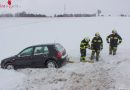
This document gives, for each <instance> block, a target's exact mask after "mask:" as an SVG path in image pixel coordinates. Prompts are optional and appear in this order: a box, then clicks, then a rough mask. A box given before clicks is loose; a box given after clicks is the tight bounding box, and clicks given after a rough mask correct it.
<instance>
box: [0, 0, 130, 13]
mask: <svg viewBox="0 0 130 90" xmlns="http://www.w3.org/2000/svg"><path fill="white" fill-rule="evenodd" d="M0 4H7V0H0ZM12 4H13V5H18V7H14V8H12V9H9V8H0V13H6V12H18V11H27V12H30V13H43V14H47V15H54V14H59V13H64V11H65V13H96V11H97V9H100V10H102V14H107V15H108V14H112V15H118V14H121V13H123V14H129V15H130V0H12ZM64 7H65V10H64Z"/></svg>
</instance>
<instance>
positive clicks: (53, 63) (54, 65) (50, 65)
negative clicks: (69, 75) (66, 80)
mask: <svg viewBox="0 0 130 90" xmlns="http://www.w3.org/2000/svg"><path fill="white" fill-rule="evenodd" d="M46 66H47V68H58V65H57V63H56V62H55V61H53V60H49V61H48V62H47V64H46Z"/></svg>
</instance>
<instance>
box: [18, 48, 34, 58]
mask: <svg viewBox="0 0 130 90" xmlns="http://www.w3.org/2000/svg"><path fill="white" fill-rule="evenodd" d="M32 52H33V48H32V47H31V48H27V49H25V50H23V51H22V52H21V53H20V54H19V55H20V56H21V57H24V56H31V55H32Z"/></svg>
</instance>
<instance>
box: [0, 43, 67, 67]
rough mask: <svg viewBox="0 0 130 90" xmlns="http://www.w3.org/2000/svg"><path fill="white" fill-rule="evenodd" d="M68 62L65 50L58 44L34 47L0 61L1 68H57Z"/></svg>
mask: <svg viewBox="0 0 130 90" xmlns="http://www.w3.org/2000/svg"><path fill="white" fill-rule="evenodd" d="M68 60H69V58H68V54H67V53H66V50H65V48H64V47H63V46H62V45H61V44H59V43H52V44H42V45H34V46H30V47H27V48H25V49H23V50H22V51H21V52H20V53H19V54H17V55H15V56H12V57H9V58H6V59H4V60H2V61H1V68H4V69H18V68H40V67H46V68H59V67H61V66H63V65H64V64H65V63H66V62H67V61H68Z"/></svg>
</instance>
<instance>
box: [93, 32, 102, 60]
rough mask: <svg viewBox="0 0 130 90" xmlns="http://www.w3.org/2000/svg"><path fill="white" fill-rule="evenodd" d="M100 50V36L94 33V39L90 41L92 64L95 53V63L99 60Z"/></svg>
mask: <svg viewBox="0 0 130 90" xmlns="http://www.w3.org/2000/svg"><path fill="white" fill-rule="evenodd" d="M102 49H103V41H102V38H101V37H100V34H99V33H98V32H97V33H95V37H94V38H93V39H92V41H91V50H92V53H91V60H92V62H94V61H93V59H94V55H95V53H96V61H98V60H99V54H100V51H101V50H102Z"/></svg>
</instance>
